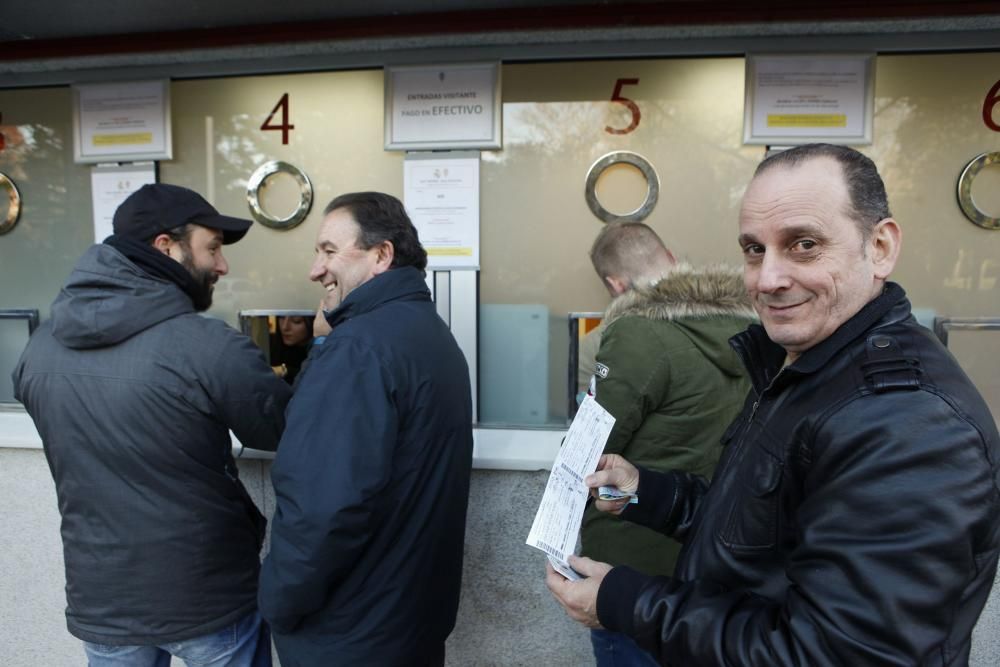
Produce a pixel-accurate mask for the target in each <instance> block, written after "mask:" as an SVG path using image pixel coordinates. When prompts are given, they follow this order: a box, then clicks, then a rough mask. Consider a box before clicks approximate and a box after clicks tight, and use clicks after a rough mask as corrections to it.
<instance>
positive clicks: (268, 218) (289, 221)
mask: <svg viewBox="0 0 1000 667" xmlns="http://www.w3.org/2000/svg"><path fill="white" fill-rule="evenodd" d="M278 172H281V173H284V174H288V175H289V176H291V177H292V178H294V179H295V180H296V181H298V183H299V205H298V207H297V208H296V209H295V210H294V211H292V213H291V215H289V216H288V217H286V218H276V217H275V216H273V215H271V214H270V213H268V212H267V211H265V210H264V208H263V207H262V206H261V205H260V189H261V188H262V187H264V183H265V182H266V181H267V179H268V177H270V176H271V175H273V174H277V173H278ZM247 203H248V204H249V205H250V215H252V216H253V219H254V220H256V221H257V222H259V223H260V224H262V225H264V226H265V227H270V228H272V229H291V228H292V227H295V226H296V225H298V224H299V223H300V222H302V221H303V220H305V219H306V216H307V215H309V209H311V208H312V203H313V187H312V183H310V182H309V177H308V176H306V174H305V172H304V171H302V170H301V169H299V168H298V167H296V166H295V165H291V164H288V163H287V162H281V161H279V160H272V161H271V162H266V163H264V164H262V165H261V166H259V167H257V169H256V171H254V172H253V174H251V176H250V181H249V182H248V183H247Z"/></svg>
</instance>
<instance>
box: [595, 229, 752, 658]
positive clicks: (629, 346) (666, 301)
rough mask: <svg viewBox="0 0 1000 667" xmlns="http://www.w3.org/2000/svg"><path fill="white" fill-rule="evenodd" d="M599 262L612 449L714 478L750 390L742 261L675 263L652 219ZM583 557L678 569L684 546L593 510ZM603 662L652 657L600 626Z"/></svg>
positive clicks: (600, 396) (598, 392)
mask: <svg viewBox="0 0 1000 667" xmlns="http://www.w3.org/2000/svg"><path fill="white" fill-rule="evenodd" d="M590 258H591V261H592V262H593V264H594V269H595V270H596V271H597V274H598V276H600V278H601V280H602V281H603V282H604V285H605V287H607V288H608V291H609V292H610V293H611V295H612V296H613V297H614V300H613V301H612V302H611V305H610V306H608V309H607V311H606V312H605V314H604V320H603V322H602V329H603V333H602V334H601V343H600V347H599V349H598V352H597V360H596V362H597V363H596V372H595V375H594V378H595V381H594V382H592V383H591V387H592V391H594V392H595V398H596V400H597V402H598V403H599V404H600V405H601V406H602V407H603V408H604V409H606V410H607V411H608V412H610V413H611V415H612V416H614V418H615V425H614V428H613V429H612V431H611V435H610V436H609V438H608V443H607V446H606V447H605V450H604V451H605V453H606V454H621V455H622V456H624V457H625V458H627V459H628V460H629V461H631V462H633V463H636V464H638V465H642V466H645V467H648V468H652V469H656V470H669V469H680V470H685V471H689V472H693V473H696V474H699V475H704V476H706V477H710V476H711V474H712V470H713V469H714V468H715V464H716V462H717V461H718V460H719V455H720V453H721V451H720V445H719V441H720V439H721V436H722V434H723V431H724V430H725V429H726V427H727V426H728V425H729V423H730V422H731V421H732V420H733V418H734V417H735V416H736V414H737V413H738V412H739V409H740V407H741V406H742V404H743V400H744V398H745V397H746V394H747V391H748V390H749V382H748V380H747V379H746V377H745V375H744V371H743V367H742V365H741V364H740V362H739V359H738V358H737V356H736V354H735V353H734V352H733V350H732V349H731V348H730V347H729V343H728V341H729V338H730V337H731V336H733V335H734V334H736V333H739V332H740V331H742V330H743V329H745V328H746V327H747V325H748V324H750V323H751V322H752V321H753V319H754V311H753V308H752V307H751V305H750V301H749V299H748V297H747V295H746V290H745V289H744V286H743V275H742V272H741V271H740V270H739V269H730V268H726V267H706V268H699V269H695V268H693V267H691V266H689V265H687V264H683V263H677V262H676V261H675V259H674V257H673V255H672V254H671V253H670V251H669V250H668V249H667V248H666V247H665V246H664V244H663V241H662V240H661V239H660V237H659V236H657V234H656V232H654V231H653V230H652V229H651V228H650V227H648V226H647V225H644V224H642V223H635V222H630V223H612V224H610V225H608V226H606V227H605V228H604V229H603V230H602V231H601V233H600V234H599V235H598V237H597V239H596V240H595V241H594V245H593V247H592V249H591V252H590ZM581 538H582V541H583V552H582V553H583V555H585V556H589V557H590V558H593V559H594V560H598V561H602V562H607V563H611V564H613V565H629V566H631V567H633V568H635V569H637V570H639V571H640V572H643V573H645V574H650V575H670V574H671V573H672V572H673V569H674V562H675V560H676V559H677V554H678V552H679V551H680V544H679V543H677V542H675V541H673V540H672V539H670V538H667V537H665V536H664V535H662V534H660V533H657V532H655V531H652V530H650V529H648V528H645V527H643V526H639V525H638V524H634V523H630V522H627V521H621V520H619V519H618V518H617V517H616V516H614V515H611V514H608V513H605V512H598V511H597V510H595V509H594V508H593V507H592V506H591V507H588V509H587V511H586V513H585V514H584V517H583V525H582V527H581ZM591 641H592V643H593V645H594V655H595V658H596V660H597V666H598V667H605V666H609V665H616V666H618V667H620V666H621V665H654V664H656V663H655V661H654V660H653V658H652V656H651V655H649V654H648V653H646V652H644V651H642V650H641V649H639V648H638V647H637V646H636V645H635V644H634V643H633V642H632V640H631V639H630V638H628V637H627V636H625V635H623V634H620V633H613V632H609V631H607V630H592V631H591Z"/></svg>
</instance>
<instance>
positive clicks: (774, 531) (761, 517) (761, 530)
mask: <svg viewBox="0 0 1000 667" xmlns="http://www.w3.org/2000/svg"><path fill="white" fill-rule="evenodd" d="M746 463H747V465H745V466H744V467H743V470H742V471H741V474H740V479H739V483H738V484H737V485H735V486H736V494H735V496H736V497H735V499H734V500H735V502H733V504H732V505H731V506H730V509H729V517H728V518H727V520H726V522H725V523H724V524H723V528H722V530H721V533H720V535H719V539H721V540H722V543H723V544H725V545H726V546H727V547H728V548H729V549H731V550H733V551H736V552H740V551H762V550H767V549H772V548H774V546H775V544H777V538H778V497H779V495H780V489H781V478H782V474H783V465H782V462H781V461H779V460H778V459H776V458H775V457H774V456H773V455H771V454H769V453H768V452H766V451H765V450H764V449H762V448H760V447H755V448H754V452H753V456H752V460H751V461H747V462H746Z"/></svg>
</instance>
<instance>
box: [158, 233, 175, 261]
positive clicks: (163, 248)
mask: <svg viewBox="0 0 1000 667" xmlns="http://www.w3.org/2000/svg"><path fill="white" fill-rule="evenodd" d="M173 245H174V241H173V239H171V238H170V237H169V236H167V235H166V234H159V235H157V237H156V238H155V239H153V247H154V248H156V249H157V250H159V251H160V252H162V253H163V254H164V255H166V256H167V257H170V248H171V247H173Z"/></svg>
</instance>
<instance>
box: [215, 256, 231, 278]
mask: <svg viewBox="0 0 1000 667" xmlns="http://www.w3.org/2000/svg"><path fill="white" fill-rule="evenodd" d="M215 272H216V273H217V274H218V275H220V276H224V275H226V274H227V273H229V262H227V261H226V258H225V257H223V256H222V252H221V251H220V252H219V254H218V255H216V257H215Z"/></svg>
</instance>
